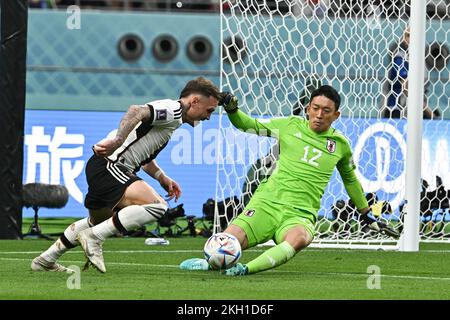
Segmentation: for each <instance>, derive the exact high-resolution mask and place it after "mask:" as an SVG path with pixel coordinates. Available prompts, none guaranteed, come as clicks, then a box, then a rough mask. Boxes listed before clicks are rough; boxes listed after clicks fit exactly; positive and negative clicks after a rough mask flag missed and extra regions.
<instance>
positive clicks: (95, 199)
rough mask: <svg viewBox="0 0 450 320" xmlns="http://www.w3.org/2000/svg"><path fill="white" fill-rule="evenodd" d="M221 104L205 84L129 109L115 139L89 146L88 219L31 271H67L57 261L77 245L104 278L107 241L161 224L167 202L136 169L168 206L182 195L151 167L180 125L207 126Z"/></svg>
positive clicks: (73, 226) (191, 85)
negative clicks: (161, 191) (139, 173)
mask: <svg viewBox="0 0 450 320" xmlns="http://www.w3.org/2000/svg"><path fill="white" fill-rule="evenodd" d="M219 99H220V92H219V89H218V88H217V87H216V86H215V85H214V84H213V83H212V82H211V81H210V80H207V79H205V78H202V77H199V78H197V79H194V80H191V81H189V82H188V83H187V84H186V86H185V87H184V89H183V90H182V91H181V94H180V98H179V99H178V100H170V99H166V100H158V101H152V102H148V103H146V104H144V105H132V106H130V107H129V109H128V111H127V112H126V113H125V115H124V116H123V118H122V120H121V122H120V124H119V128H118V130H117V133H116V135H115V137H112V138H106V139H103V140H102V141H100V142H98V143H97V144H96V145H94V146H93V151H94V155H92V157H91V158H90V159H89V161H88V162H87V164H86V178H87V182H88V187H89V188H88V192H87V194H86V197H85V201H84V205H85V207H86V208H87V209H88V210H89V217H87V218H84V219H81V220H78V221H76V222H74V223H73V224H71V225H70V226H69V227H68V228H67V229H66V230H65V231H64V234H63V235H62V236H61V237H60V238H59V239H58V240H56V242H55V243H54V244H53V245H52V246H50V248H49V249H47V250H46V251H45V252H43V253H42V254H41V255H39V256H38V257H36V258H35V259H34V260H33V261H32V262H31V269H32V270H33V271H59V272H66V271H70V270H68V269H67V268H66V267H64V266H62V265H61V264H59V263H57V262H56V261H57V260H58V259H59V258H60V257H61V255H62V254H64V253H65V252H66V251H67V250H69V249H71V248H74V247H76V246H77V245H78V244H81V246H82V247H83V250H84V252H85V255H86V257H87V258H88V260H87V262H86V266H85V267H88V266H89V264H92V265H93V266H94V267H95V268H96V269H98V270H99V271H100V272H106V268H105V264H104V260H103V255H102V244H103V242H104V241H105V239H106V238H107V237H110V236H112V235H114V234H118V233H120V232H126V231H130V230H133V229H135V228H138V227H140V226H142V225H144V224H147V223H151V222H153V221H156V220H158V219H159V218H161V217H162V216H163V215H164V213H165V212H166V210H167V203H166V201H165V200H164V199H163V198H162V197H161V196H160V195H159V194H157V193H156V192H155V190H154V189H153V188H152V187H151V186H150V185H148V184H147V183H146V182H144V181H143V180H142V179H141V178H139V177H138V176H137V175H136V172H137V171H139V169H141V168H142V169H143V170H144V171H145V172H146V173H147V174H149V175H150V176H151V177H153V178H154V179H155V180H157V181H158V182H159V183H160V185H161V186H162V187H163V188H164V189H165V190H166V191H167V193H168V194H167V200H171V199H173V198H175V201H177V200H178V198H179V197H180V195H181V188H180V186H179V185H178V183H176V182H175V181H174V180H172V179H171V178H170V177H169V176H167V175H166V173H165V172H164V171H163V170H162V169H161V168H160V167H159V166H158V164H157V163H156V160H155V158H156V156H157V155H158V153H159V152H160V151H161V150H162V149H163V148H164V147H165V146H166V145H167V143H168V141H169V139H170V137H171V135H172V133H173V132H174V130H175V129H177V128H178V127H180V126H181V125H182V123H188V124H190V125H191V126H194V125H195V122H197V121H203V120H209V118H210V116H211V114H212V113H213V112H214V110H215V108H216V107H217V105H218V103H219Z"/></svg>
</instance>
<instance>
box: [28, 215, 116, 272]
mask: <svg viewBox="0 0 450 320" xmlns="http://www.w3.org/2000/svg"><path fill="white" fill-rule="evenodd" d="M111 216H112V211H111V209H109V208H105V209H103V210H97V212H96V213H95V214H92V212H90V217H88V218H84V219H81V220H78V221H75V222H74V223H72V224H71V225H70V226H69V227H67V228H66V230H64V233H63V235H62V236H61V237H59V238H58V240H56V241H55V242H54V243H53V244H52V245H51V246H50V247H49V248H48V249H47V250H46V251H44V252H43V253H41V254H40V255H39V256H37V257H36V258H34V259H33V261H32V262H31V270H33V271H56V272H67V271H69V272H70V271H71V270H70V269H68V268H66V267H64V266H62V265H61V264H59V263H57V262H56V261H57V260H58V259H59V258H60V257H61V256H62V255H63V254H64V253H65V252H67V251H68V250H70V249H72V248H75V247H76V246H78V245H79V242H78V240H77V236H78V233H79V232H81V231H83V230H85V229H87V228H90V227H92V226H94V225H96V224H99V223H100V222H103V221H104V220H106V219H108V218H110V217H111Z"/></svg>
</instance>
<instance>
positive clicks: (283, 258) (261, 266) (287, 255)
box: [247, 241, 295, 274]
mask: <svg viewBox="0 0 450 320" xmlns="http://www.w3.org/2000/svg"><path fill="white" fill-rule="evenodd" d="M293 256H295V249H294V248H293V247H292V246H291V245H290V244H289V243H288V242H287V241H284V242H282V243H280V244H279V245H276V246H275V247H273V248H270V249H269V250H267V251H265V252H264V253H263V254H261V255H260V256H258V257H257V258H256V259H253V260H252V261H250V262H249V263H247V267H248V273H249V274H250V273H256V272H260V271H264V270H268V269H272V268H275V267H278V266H279V265H282V264H283V263H286V262H287V261H288V260H289V259H291V258H292V257H293Z"/></svg>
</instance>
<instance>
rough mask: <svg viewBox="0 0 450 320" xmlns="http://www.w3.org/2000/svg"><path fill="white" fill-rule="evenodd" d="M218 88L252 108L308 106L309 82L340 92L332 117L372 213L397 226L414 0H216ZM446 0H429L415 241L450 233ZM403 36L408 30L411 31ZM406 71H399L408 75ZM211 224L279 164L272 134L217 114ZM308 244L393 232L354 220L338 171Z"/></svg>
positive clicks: (291, 110)
mask: <svg viewBox="0 0 450 320" xmlns="http://www.w3.org/2000/svg"><path fill="white" fill-rule="evenodd" d="M222 5H223V12H222V13H221V32H222V35H221V36H222V67H221V82H222V88H223V90H224V91H230V92H233V93H234V94H235V95H236V96H237V97H238V98H239V102H240V108H241V110H243V111H244V112H246V113H247V114H251V115H252V116H253V117H266V116H267V117H277V116H289V115H292V114H295V115H300V116H304V115H305V114H304V108H305V107H306V105H307V104H308V102H309V101H308V97H309V95H310V93H311V91H312V90H314V89H315V88H316V87H318V86H319V85H320V84H329V85H332V86H333V87H334V88H335V89H337V90H338V92H339V93H340V95H341V109H340V111H341V117H340V118H339V119H338V120H337V121H336V122H335V123H334V125H333V126H334V127H336V128H337V129H338V130H340V131H341V132H342V133H343V134H344V135H345V136H346V137H347V138H348V139H349V141H350V143H351V145H352V148H353V150H354V154H353V158H354V161H355V163H356V165H357V170H356V174H357V176H358V178H359V179H360V181H361V183H362V186H363V189H364V191H365V192H366V195H367V199H368V200H369V204H370V205H372V211H373V213H374V215H376V216H378V217H379V218H380V219H381V220H383V221H385V222H386V223H388V224H390V225H392V226H393V227H394V228H395V229H397V230H398V231H400V232H401V231H402V229H403V214H402V212H403V208H404V197H405V158H406V150H407V141H406V120H405V117H406V96H407V79H408V77H407V71H408V48H407V47H408V45H407V44H408V40H409V38H408V35H409V29H408V24H409V15H410V4H409V2H408V1H407V2H403V1H381V2H380V1H360V2H356V1H344V0H341V1H333V0H329V1H319V0H316V1H294V0H293V1H289V0H286V1H250V0H249V1H223V2H222ZM449 6H450V5H449V4H446V3H445V1H429V2H428V3H427V24H426V28H427V30H426V46H427V52H426V61H425V66H426V70H425V74H426V81H425V86H426V87H425V98H424V117H431V118H432V119H430V120H428V119H427V120H424V121H425V122H424V126H423V130H424V132H423V163H422V176H423V177H424V179H423V192H422V194H421V197H422V199H421V213H420V216H421V218H420V220H421V238H422V240H432V239H434V240H441V241H449V238H450V214H449V211H448V208H449V198H450V191H449V189H450V167H449V161H448V160H449V156H450V152H449V148H448V143H449V142H450V140H449V138H448V137H449V136H450V132H449V127H450V122H449V120H446V119H450V110H449V102H450V101H449V99H450V98H449V94H450V86H449V81H448V76H449V69H448V65H447V56H448V43H449V38H450V36H449V31H448V30H450V28H449V27H450V24H449V20H448V19H449V15H448V12H449ZM407 38H408V39H407ZM405 72H406V74H405ZM220 132H221V139H219V143H220V148H219V153H218V167H217V169H218V170H217V190H216V199H218V201H220V203H219V204H220V205H219V206H218V208H219V209H218V210H217V211H216V218H215V230H216V231H220V230H223V229H224V228H225V227H226V226H227V225H228V224H229V222H230V221H231V220H232V219H233V218H234V217H235V216H236V215H237V214H239V213H240V212H242V210H243V208H244V206H245V204H246V203H247V202H248V200H249V199H250V198H251V195H252V194H253V192H254V191H255V190H256V188H257V186H258V185H259V183H260V182H261V180H262V179H264V178H265V177H268V176H270V174H271V173H272V172H273V170H274V168H275V167H276V158H277V151H278V150H277V144H276V141H273V140H271V139H270V138H263V137H257V136H255V135H251V134H248V133H243V132H240V131H238V130H236V129H235V128H234V127H233V126H232V125H231V124H230V122H229V121H228V119H227V117H226V115H224V114H222V115H221V120H220ZM318 218H319V219H318V223H317V225H316V230H317V234H316V238H315V241H314V243H315V244H327V243H337V244H338V245H339V244H344V245H345V244H350V245H356V246H357V244H359V243H361V244H362V245H366V244H370V245H373V246H374V247H379V246H383V245H385V244H387V245H389V244H390V243H394V246H395V245H396V244H395V242H396V241H393V239H391V238H389V237H386V236H382V235H380V234H376V233H372V232H370V231H369V230H365V229H364V228H361V224H360V223H359V221H358V219H359V215H358V214H357V213H356V211H355V209H354V206H353V204H352V202H351V201H350V200H349V198H348V196H347V193H346V192H345V189H344V186H343V184H342V182H341V179H340V177H339V175H338V174H337V173H336V172H335V173H334V174H333V177H332V179H331V181H330V184H329V185H328V188H327V190H326V191H325V193H324V195H323V197H322V205H321V209H320V210H319V212H318Z"/></svg>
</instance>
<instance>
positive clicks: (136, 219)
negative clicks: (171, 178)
mask: <svg viewBox="0 0 450 320" xmlns="http://www.w3.org/2000/svg"><path fill="white" fill-rule="evenodd" d="M166 211H167V204H165V203H151V204H143V205H131V206H128V207H125V208H123V209H122V210H120V211H119V212H118V213H117V215H116V224H118V225H121V226H122V227H123V228H124V229H125V230H126V231H131V230H133V229H136V228H139V227H141V226H143V225H145V224H146V223H150V222H154V221H156V220H158V219H160V218H161V217H162V216H163V215H164V213H166ZM119 230H120V229H119Z"/></svg>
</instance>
